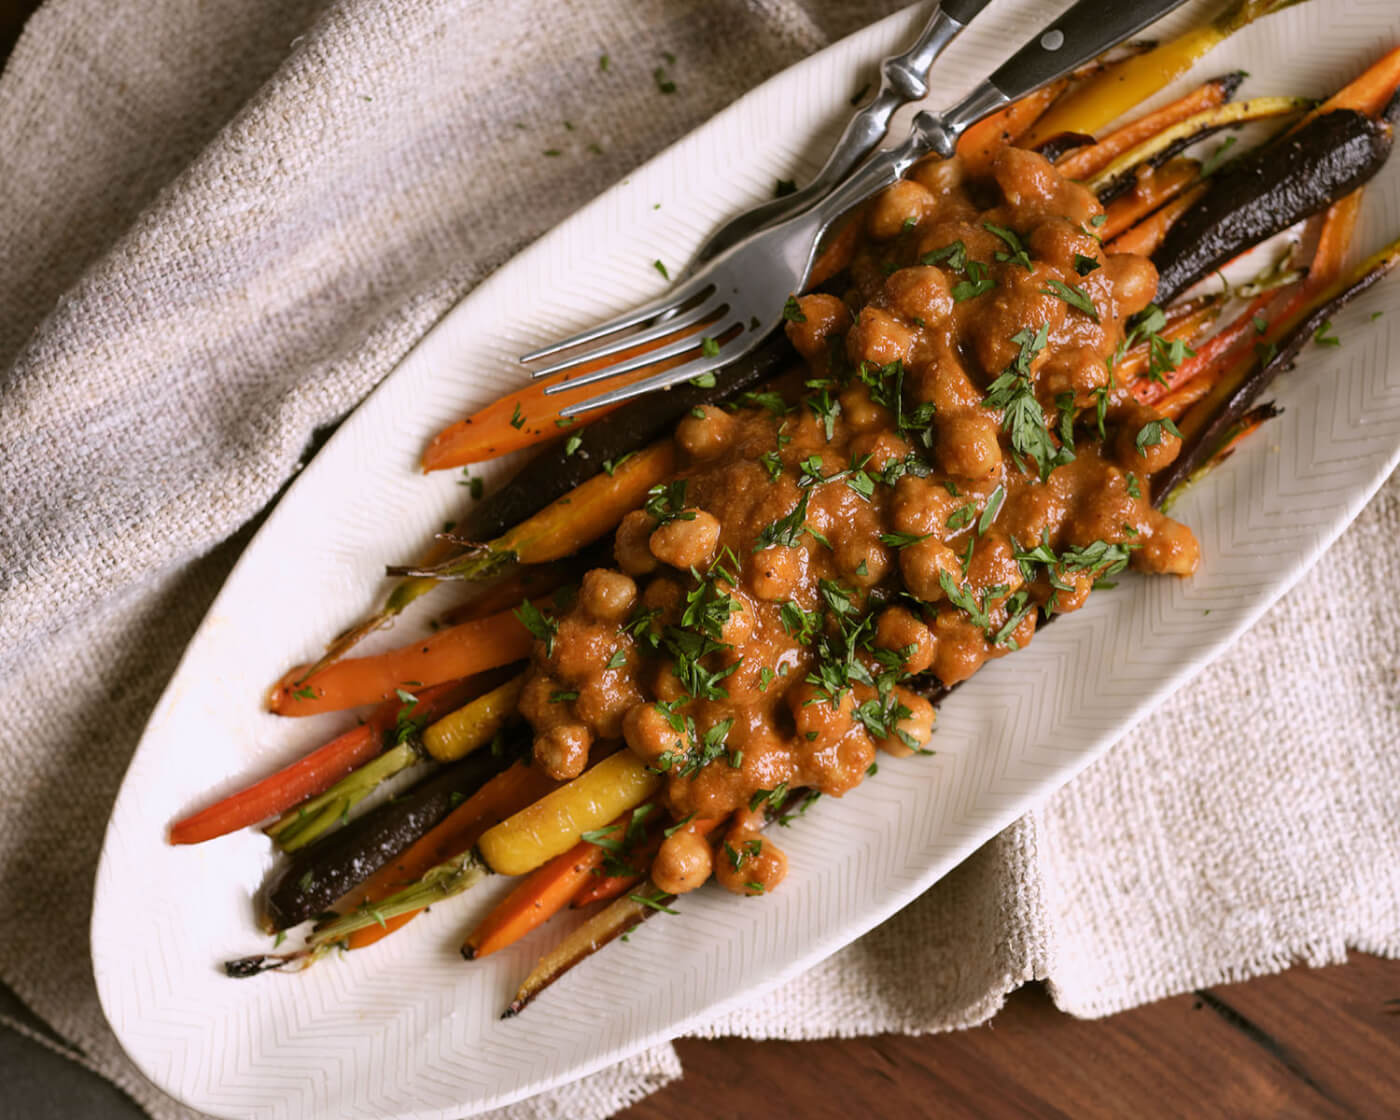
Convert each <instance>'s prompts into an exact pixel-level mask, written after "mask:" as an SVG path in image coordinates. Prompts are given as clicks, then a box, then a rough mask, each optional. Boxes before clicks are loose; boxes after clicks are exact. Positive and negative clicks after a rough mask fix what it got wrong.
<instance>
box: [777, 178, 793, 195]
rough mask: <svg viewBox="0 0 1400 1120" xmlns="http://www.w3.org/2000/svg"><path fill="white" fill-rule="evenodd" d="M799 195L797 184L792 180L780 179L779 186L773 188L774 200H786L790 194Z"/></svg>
mask: <svg viewBox="0 0 1400 1120" xmlns="http://www.w3.org/2000/svg"><path fill="white" fill-rule="evenodd" d="M796 193H797V183H796V182H794V181H793V180H792V179H779V180H778V185H777V186H776V187H774V188H773V197H774V198H784V197H786V196H787V195H790V194H796Z"/></svg>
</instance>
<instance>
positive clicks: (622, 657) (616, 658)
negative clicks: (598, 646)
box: [606, 649, 627, 669]
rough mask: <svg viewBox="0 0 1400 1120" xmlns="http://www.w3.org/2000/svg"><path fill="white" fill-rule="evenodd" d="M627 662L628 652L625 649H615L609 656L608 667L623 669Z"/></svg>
mask: <svg viewBox="0 0 1400 1120" xmlns="http://www.w3.org/2000/svg"><path fill="white" fill-rule="evenodd" d="M626 664H627V653H626V651H625V650H620V649H619V650H614V651H613V655H612V656H611V657H609V658H608V664H607V666H606V667H607V668H609V669H621V668H622V667H623V666H624V665H626Z"/></svg>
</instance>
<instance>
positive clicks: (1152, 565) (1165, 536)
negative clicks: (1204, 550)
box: [1133, 517, 1201, 576]
mask: <svg viewBox="0 0 1400 1120" xmlns="http://www.w3.org/2000/svg"><path fill="white" fill-rule="evenodd" d="M1200 562H1201V546H1200V544H1198V543H1197V541H1196V536H1195V534H1194V533H1192V532H1191V530H1190V529H1188V528H1187V527H1186V526H1185V525H1183V524H1181V522H1179V521H1173V520H1172V519H1171V518H1169V517H1163V518H1162V519H1161V520H1160V521H1159V522H1157V523H1156V525H1154V527H1153V531H1152V534H1151V535H1150V536H1149V537H1148V538H1147V539H1146V540H1145V541H1143V545H1142V548H1141V549H1139V550H1138V551H1137V552H1135V553H1133V566H1134V567H1136V568H1141V569H1142V570H1143V571H1147V572H1163V573H1167V574H1170V575H1174V576H1189V575H1191V574H1193V573H1194V572H1195V570H1196V568H1197V566H1198V565H1199V564H1200Z"/></svg>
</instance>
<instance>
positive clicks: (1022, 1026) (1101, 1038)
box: [0, 0, 1400, 1120]
mask: <svg viewBox="0 0 1400 1120" xmlns="http://www.w3.org/2000/svg"><path fill="white" fill-rule="evenodd" d="M36 7H38V0H0V58H4V57H7V56H8V54H9V51H10V48H11V47H12V46H13V45H14V41H15V38H16V37H17V36H18V34H19V32H20V30H21V28H22V27H23V25H24V22H25V20H26V19H27V17H28V15H29V13H30V12H32V11H33V10H34V8H36ZM676 1046H677V1049H678V1050H679V1052H680V1056H681V1060H682V1062H683V1063H684V1067H685V1077H684V1078H683V1079H682V1080H681V1081H679V1082H677V1083H675V1084H674V1085H671V1086H669V1087H668V1088H666V1089H664V1090H662V1091H661V1092H660V1093H657V1094H655V1095H654V1096H652V1097H650V1098H648V1099H647V1100H645V1101H642V1102H641V1103H640V1104H638V1105H636V1106H634V1107H632V1108H630V1109H628V1110H627V1111H625V1112H623V1113H620V1114H619V1117H618V1118H617V1120H727V1118H731V1117H767V1116H801V1117H805V1118H810V1120H820V1118H822V1117H827V1116H833V1117H834V1116H841V1117H862V1116H865V1115H872V1116H876V1115H878V1116H900V1117H902V1116H934V1115H937V1116H938V1117H940V1118H944V1120H954V1118H957V1117H985V1116H1036V1117H1052V1116H1065V1117H1074V1118H1075V1120H1086V1118H1092V1117H1123V1116H1127V1115H1136V1116H1163V1115H1173V1116H1191V1117H1213V1116H1219V1117H1230V1118H1236V1117H1255V1116H1258V1117H1284V1116H1289V1117H1292V1116H1297V1117H1345V1116H1363V1117H1368V1116H1375V1117H1382V1116H1384V1117H1395V1116H1397V1115H1400V961H1390V960H1382V959H1380V958H1377V957H1370V956H1365V955H1362V954H1357V955H1355V956H1354V957H1353V959H1352V960H1351V962H1350V963H1348V964H1346V965H1341V966H1337V967H1333V968H1324V969H1304V968H1295V969H1292V970H1291V971H1288V972H1285V973H1282V974H1280V975H1277V976H1268V977H1262V978H1259V979H1256V980H1251V981H1248V982H1246V983H1242V984H1232V985H1229V986H1225V987H1219V988H1212V989H1209V990H1207V991H1200V992H1195V993H1192V994H1187V995H1181V996H1177V997H1176V998H1173V999H1167V1000H1163V1001H1161V1002H1159V1003H1155V1004H1151V1005H1149V1006H1147V1007H1140V1008H1136V1009H1134V1010H1131V1011H1126V1012H1123V1013H1122V1014H1119V1015H1115V1016H1113V1017H1112V1018H1109V1019H1101V1020H1097V1021H1085V1020H1080V1019H1074V1018H1071V1017H1070V1016H1068V1015H1064V1014H1061V1013H1060V1012H1059V1011H1057V1010H1056V1009H1055V1006H1054V1004H1053V1003H1052V1002H1051V1000H1050V997H1049V996H1048V995H1047V994H1046V992H1045V990H1044V989H1043V987H1041V986H1040V985H1029V986H1027V987H1025V988H1022V989H1021V990H1020V991H1018V992H1016V993H1014V994H1013V995H1012V997H1011V998H1010V1000H1009V1001H1008V1002H1007V1005H1006V1007H1005V1008H1004V1009H1003V1010H1002V1011H1001V1013H1000V1014H998V1015H997V1016H996V1018H995V1019H993V1020H992V1021H991V1022H990V1023H988V1024H987V1025H985V1026H982V1027H978V1028H976V1029H975V1030H968V1031H957V1032H954V1033H951V1034H943V1035H928V1036H924V1037H922V1038H911V1037H907V1036H897V1035H884V1036H880V1037H876V1038H862V1039H846V1040H839V1039H834V1040H829V1041H819V1042H749V1041H745V1040H742V1039H720V1040H716V1041H704V1040H696V1039H690V1040H683V1041H681V1042H678V1043H677V1044H676ZM75 1073H76V1071H75ZM79 1076H81V1075H79ZM0 1111H3V1108H0Z"/></svg>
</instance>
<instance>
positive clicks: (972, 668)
mask: <svg viewBox="0 0 1400 1120" xmlns="http://www.w3.org/2000/svg"><path fill="white" fill-rule="evenodd" d="M933 636H934V638H935V639H936V642H935V645H934V656H933V675H934V676H936V677H937V678H938V679H939V680H940V681H942V682H943V683H944V684H945V685H947V686H949V687H951V686H953V685H955V684H957V683H959V682H960V681H965V680H967V678H968V677H970V676H972V674H973V673H975V672H977V670H978V669H980V668H981V667H982V665H983V664H984V663H985V662H986V660H987V658H988V657H989V656H990V651H989V650H988V648H987V638H986V635H985V634H984V633H983V632H982V630H981V628H980V627H977V626H974V625H973V624H972V622H971V620H969V619H968V617H967V616H966V615H965V614H963V612H962V611H960V610H958V609H957V608H956V607H948V608H946V609H944V610H940V611H939V612H938V617H937V618H935V619H934V620H933Z"/></svg>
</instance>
